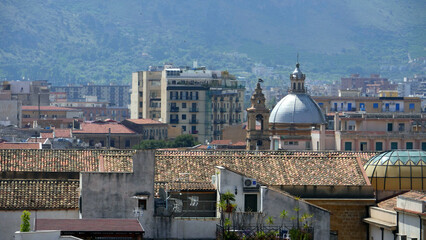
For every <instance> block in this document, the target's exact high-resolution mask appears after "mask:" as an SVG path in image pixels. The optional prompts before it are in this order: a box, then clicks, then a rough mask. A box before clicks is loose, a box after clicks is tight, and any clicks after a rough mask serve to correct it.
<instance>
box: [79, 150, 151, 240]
mask: <svg viewBox="0 0 426 240" xmlns="http://www.w3.org/2000/svg"><path fill="white" fill-rule="evenodd" d="M80 184H81V202H82V209H81V217H82V218H135V216H134V214H133V210H134V209H135V208H137V207H138V199H136V198H132V197H133V196H135V195H138V194H139V195H140V194H141V193H143V194H147V195H149V196H148V200H147V207H146V208H147V209H146V210H143V215H142V216H141V217H139V221H140V222H141V224H142V227H143V228H144V229H145V231H146V232H145V235H144V236H145V237H147V238H150V237H152V236H153V228H154V223H153V215H154V152H153V151H138V152H137V153H136V154H135V155H134V156H133V173H81V175H80Z"/></svg>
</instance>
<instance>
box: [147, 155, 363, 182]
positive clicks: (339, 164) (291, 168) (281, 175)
mask: <svg viewBox="0 0 426 240" xmlns="http://www.w3.org/2000/svg"><path fill="white" fill-rule="evenodd" d="M358 158H359V156H358V154H357V153H350V152H284V151H265V152H262V151H157V152H156V169H155V172H156V175H155V181H156V182H173V181H175V179H178V178H179V173H189V175H188V178H189V179H188V181H190V182H210V181H211V176H212V175H214V173H215V172H214V167H215V166H219V165H220V166H224V167H227V168H228V169H230V170H233V171H236V172H240V173H242V174H244V175H246V176H249V177H252V178H255V179H257V180H258V181H260V182H263V183H265V184H268V185H368V184H369V181H368V179H366V177H365V176H364V174H363V172H364V170H363V168H362V166H361V165H360V164H358Z"/></svg>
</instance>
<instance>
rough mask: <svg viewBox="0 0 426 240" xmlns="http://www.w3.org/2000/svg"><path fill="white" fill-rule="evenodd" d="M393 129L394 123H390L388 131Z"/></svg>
mask: <svg viewBox="0 0 426 240" xmlns="http://www.w3.org/2000/svg"><path fill="white" fill-rule="evenodd" d="M392 131H393V124H392V123H388V132H392Z"/></svg>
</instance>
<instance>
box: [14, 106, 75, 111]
mask: <svg viewBox="0 0 426 240" xmlns="http://www.w3.org/2000/svg"><path fill="white" fill-rule="evenodd" d="M22 111H38V106H22ZM40 111H78V110H77V109H73V108H64V107H55V106H40Z"/></svg>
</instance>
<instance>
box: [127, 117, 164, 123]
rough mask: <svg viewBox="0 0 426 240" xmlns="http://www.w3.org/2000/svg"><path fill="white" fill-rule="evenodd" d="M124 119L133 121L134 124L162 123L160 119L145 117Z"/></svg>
mask: <svg viewBox="0 0 426 240" xmlns="http://www.w3.org/2000/svg"><path fill="white" fill-rule="evenodd" d="M126 121H129V122H132V123H135V124H164V123H162V122H160V121H157V120H153V119H147V118H143V119H126Z"/></svg>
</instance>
